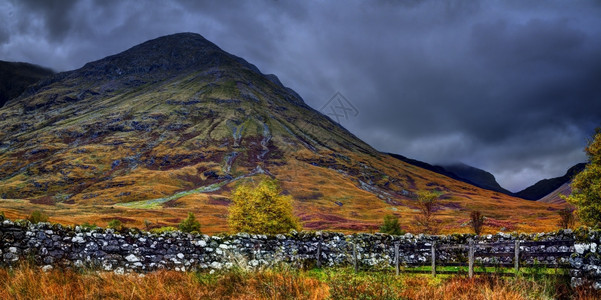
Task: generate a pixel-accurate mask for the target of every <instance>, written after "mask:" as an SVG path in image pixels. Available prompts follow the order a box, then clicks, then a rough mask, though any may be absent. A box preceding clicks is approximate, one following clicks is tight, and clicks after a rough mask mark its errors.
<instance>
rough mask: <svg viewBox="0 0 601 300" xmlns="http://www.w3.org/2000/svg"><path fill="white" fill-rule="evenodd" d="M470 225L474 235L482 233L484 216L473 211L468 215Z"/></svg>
mask: <svg viewBox="0 0 601 300" xmlns="http://www.w3.org/2000/svg"><path fill="white" fill-rule="evenodd" d="M470 219H471V220H470V225H472V229H473V230H474V233H475V234H476V235H480V233H482V226H484V216H483V215H482V213H481V212H480V211H477V210H474V211H472V212H471V213H470Z"/></svg>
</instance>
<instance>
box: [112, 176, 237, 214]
mask: <svg viewBox="0 0 601 300" xmlns="http://www.w3.org/2000/svg"><path fill="white" fill-rule="evenodd" d="M234 180H235V179H234ZM227 183H229V182H228V181H223V182H219V183H214V184H211V185H208V186H203V187H199V188H196V189H193V190H189V191H183V192H179V193H175V194H173V195H171V196H168V197H163V198H157V199H151V200H140V201H134V202H127V203H122V204H119V205H117V206H124V207H129V208H140V209H156V208H160V206H161V205H162V204H163V203H165V202H168V201H171V200H176V199H179V198H181V197H184V196H188V195H191V194H197V193H209V192H214V191H217V190H219V189H220V188H221V187H222V186H224V185H226V184H227Z"/></svg>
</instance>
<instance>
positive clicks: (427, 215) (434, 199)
mask: <svg viewBox="0 0 601 300" xmlns="http://www.w3.org/2000/svg"><path fill="white" fill-rule="evenodd" d="M438 199H439V195H438V194H437V193H435V192H430V191H419V192H417V203H416V204H417V207H418V209H419V212H420V214H419V215H418V216H417V217H416V218H415V221H416V223H417V226H418V227H420V228H421V230H422V231H423V232H424V233H427V234H436V233H438V220H436V219H435V218H434V212H435V211H436V208H438Z"/></svg>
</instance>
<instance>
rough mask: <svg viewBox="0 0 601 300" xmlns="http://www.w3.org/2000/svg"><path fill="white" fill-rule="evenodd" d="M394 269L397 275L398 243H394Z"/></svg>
mask: <svg viewBox="0 0 601 300" xmlns="http://www.w3.org/2000/svg"><path fill="white" fill-rule="evenodd" d="M394 269H395V270H396V275H397V276H399V243H394Z"/></svg>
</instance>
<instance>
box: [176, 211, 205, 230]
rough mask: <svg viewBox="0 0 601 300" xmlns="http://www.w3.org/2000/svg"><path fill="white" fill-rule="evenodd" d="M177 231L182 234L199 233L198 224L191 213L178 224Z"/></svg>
mask: <svg viewBox="0 0 601 300" xmlns="http://www.w3.org/2000/svg"><path fill="white" fill-rule="evenodd" d="M179 230H181V231H182V232H194V233H200V223H199V222H198V221H196V216H194V214H193V213H191V212H190V213H188V217H187V218H186V219H185V220H183V221H182V222H181V223H179Z"/></svg>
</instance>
